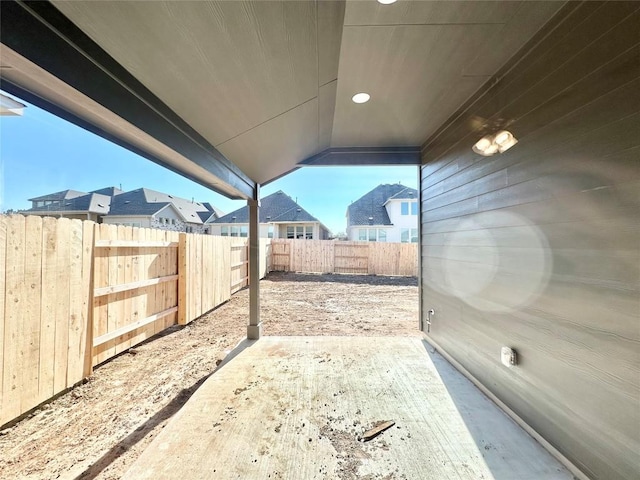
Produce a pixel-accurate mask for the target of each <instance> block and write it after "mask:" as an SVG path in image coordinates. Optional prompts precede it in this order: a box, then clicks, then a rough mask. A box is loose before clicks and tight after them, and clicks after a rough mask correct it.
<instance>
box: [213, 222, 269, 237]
mask: <svg viewBox="0 0 640 480" xmlns="http://www.w3.org/2000/svg"><path fill="white" fill-rule="evenodd" d="M223 226H225V227H232V226H233V227H247V232H248V231H249V224H248V223H211V224H207V225H206V227H208V228H210V229H211V230H210V232H209V233H210V234H211V235H222V227H223ZM268 237H269V225H268V224H266V223H261V224H260V238H268Z"/></svg>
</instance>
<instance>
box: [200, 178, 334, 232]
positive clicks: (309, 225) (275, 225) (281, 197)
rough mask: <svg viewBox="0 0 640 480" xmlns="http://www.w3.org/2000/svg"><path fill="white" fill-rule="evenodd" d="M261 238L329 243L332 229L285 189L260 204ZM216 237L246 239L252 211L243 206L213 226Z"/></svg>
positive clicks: (265, 198)
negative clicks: (297, 239) (296, 239)
mask: <svg viewBox="0 0 640 480" xmlns="http://www.w3.org/2000/svg"><path fill="white" fill-rule="evenodd" d="M258 220H259V223H260V237H262V238H306V239H309V240H311V239H313V240H326V239H328V238H329V230H328V229H327V227H325V226H324V225H323V224H322V223H321V222H320V220H318V219H317V218H316V217H314V216H313V215H311V214H310V213H309V212H307V211H306V210H305V209H304V208H302V207H301V206H300V205H298V204H297V203H296V202H295V201H294V200H293V199H292V198H291V197H290V196H289V195H287V194H286V193H284V192H283V191H282V190H279V191H277V192H276V193H273V194H271V195H269V196H267V197H264V198H263V199H262V200H261V201H260V218H259V219H258ZM212 229H213V230H212V233H213V234H214V235H222V236H230V237H246V236H248V234H249V209H248V207H246V206H245V207H242V208H240V209H238V210H236V211H234V212H231V213H228V214H226V215H225V216H223V217H220V218H219V219H217V220H215V221H214V222H213V223H212Z"/></svg>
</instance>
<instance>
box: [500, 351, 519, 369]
mask: <svg viewBox="0 0 640 480" xmlns="http://www.w3.org/2000/svg"><path fill="white" fill-rule="evenodd" d="M500 359H501V360H502V364H503V365H504V366H505V367H509V368H511V367H513V366H514V365H517V364H518V356H517V355H516V351H515V350H514V349H513V348H510V347H502V351H501V352H500Z"/></svg>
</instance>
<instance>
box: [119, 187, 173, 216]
mask: <svg viewBox="0 0 640 480" xmlns="http://www.w3.org/2000/svg"><path fill="white" fill-rule="evenodd" d="M144 190H145V189H144V188H138V189H137V190H131V191H130V192H124V193H121V194H120V195H116V196H115V197H113V199H112V201H111V210H109V216H111V215H131V216H135V215H153V214H155V213H157V212H159V211H160V210H162V209H163V208H164V207H166V206H167V205H168V204H169V202H153V203H150V202H148V201H147V198H146V195H145V192H144Z"/></svg>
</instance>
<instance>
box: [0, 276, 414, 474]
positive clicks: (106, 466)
mask: <svg viewBox="0 0 640 480" xmlns="http://www.w3.org/2000/svg"><path fill="white" fill-rule="evenodd" d="M260 285H261V289H262V290H261V310H262V320H263V324H264V327H263V328H264V333H265V335H361V336H381V335H394V336H422V334H421V333H420V332H419V331H418V286H417V280H416V279H415V278H398V277H395V278H394V277H374V276H370V277H363V276H349V275H299V274H275V273H274V274H270V275H269V277H268V278H267V279H265V280H263V281H262V282H261V284H260ZM248 312H249V291H248V290H243V291H241V292H238V293H237V294H236V295H234V296H233V297H232V299H231V300H230V301H229V302H227V303H225V304H224V305H222V306H220V307H218V308H217V309H216V310H214V311H212V312H210V313H209V314H207V315H205V316H203V317H202V318H200V319H198V320H196V321H194V322H192V323H191V324H189V325H188V326H186V327H184V328H180V327H173V328H171V329H169V330H167V331H165V332H164V333H163V334H162V335H160V336H157V337H155V338H153V339H151V340H150V341H148V342H146V343H144V344H141V345H138V346H136V347H135V348H132V349H131V350H129V351H128V352H126V353H124V354H121V355H120V356H118V357H116V358H114V359H112V360H111V361H108V362H106V363H105V364H103V365H101V366H99V367H98V368H96V369H95V371H94V374H93V376H92V377H91V378H89V379H88V381H87V382H86V383H85V384H83V385H80V386H78V387H76V388H75V389H73V390H72V391H70V392H68V393H66V394H65V395H62V396H60V397H59V398H57V399H56V400H55V401H53V402H51V403H49V404H47V405H45V406H43V407H42V408H40V409H39V410H37V411H35V412H34V413H32V414H31V415H30V416H29V417H28V418H26V419H24V420H22V421H21V422H19V423H18V424H16V425H15V426H13V427H12V428H8V429H5V430H3V431H0V478H3V479H4V478H6V479H9V478H11V479H16V480H17V479H47V480H48V479H57V478H60V479H101V480H106V479H118V478H120V476H121V475H122V474H123V473H124V472H125V471H126V470H127V468H128V467H129V466H130V465H131V464H132V463H133V462H134V461H135V459H136V458H137V457H138V455H139V454H140V453H141V452H142V451H143V450H144V449H145V447H146V446H147V445H148V444H149V443H150V442H151V440H152V439H153V438H154V437H155V436H156V435H157V433H158V432H159V431H160V430H161V429H162V428H164V426H165V424H166V423H167V421H168V420H169V419H170V418H171V416H172V415H173V414H174V413H176V412H177V411H178V410H179V409H180V407H181V406H182V405H183V404H184V403H185V402H186V401H187V400H188V399H189V397H190V396H191V395H192V394H193V392H194V391H195V390H196V389H197V388H198V386H199V385H200V384H202V382H204V381H205V380H206V378H207V377H208V376H209V375H211V374H212V373H213V372H214V371H215V369H216V366H217V364H219V363H220V361H221V360H222V359H223V358H224V357H225V356H226V355H227V353H229V351H231V350H232V349H233V347H234V346H235V345H237V344H238V342H239V341H240V340H241V339H242V338H244V337H245V336H246V323H247V319H248Z"/></svg>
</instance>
